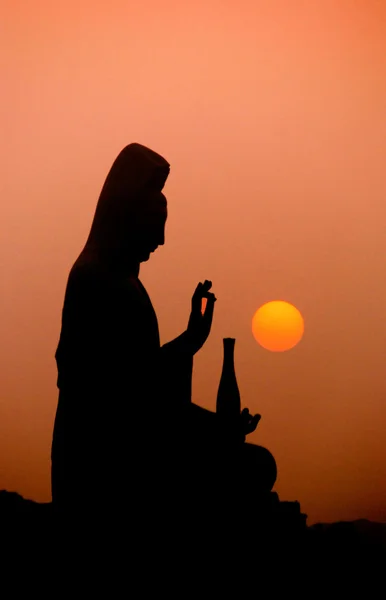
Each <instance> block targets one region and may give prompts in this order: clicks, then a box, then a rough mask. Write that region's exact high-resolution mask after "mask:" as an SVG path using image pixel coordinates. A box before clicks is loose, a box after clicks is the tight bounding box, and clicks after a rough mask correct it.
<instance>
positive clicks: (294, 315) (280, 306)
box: [252, 300, 304, 352]
mask: <svg viewBox="0 0 386 600" xmlns="http://www.w3.org/2000/svg"><path fill="white" fill-rule="evenodd" d="M252 333H253V336H254V338H255V340H256V341H257V342H258V343H259V344H260V346H262V347H263V348H265V349H266V350H270V351H271V352H284V351H285V350H290V349H291V348H293V347H294V346H296V344H298V343H299V342H300V340H301V339H302V337H303V333H304V320H303V317H302V315H301V313H300V311H299V310H298V309H297V308H296V307H295V306H293V304H290V303H289V302H285V301H284V300H273V301H272V302H267V303H266V304H263V305H262V306H260V308H259V309H258V310H257V311H256V312H255V314H254V315H253V319H252Z"/></svg>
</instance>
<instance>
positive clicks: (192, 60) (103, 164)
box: [0, 0, 386, 524]
mask: <svg viewBox="0 0 386 600" xmlns="http://www.w3.org/2000/svg"><path fill="white" fill-rule="evenodd" d="M0 27H1V30H0V39H1V40H2V41H1V45H2V56H3V61H2V66H1V69H2V81H3V82H4V86H3V93H2V94H1V97H0V104H1V115H2V118H3V123H2V126H1V129H2V136H1V146H0V152H1V165H2V176H1V197H2V201H1V207H0V257H1V258H0V262H1V276H0V287H1V294H0V308H1V311H0V323H1V337H0V365H1V371H0V377H1V382H0V384H1V385H0V391H1V395H0V489H8V490H14V491H18V492H19V493H21V494H23V495H24V496H25V497H28V498H33V499H36V500H39V501H48V500H50V497H51V496H50V444H51V436H52V427H53V419H54V415H55V410H56V403H57V388H56V364H55V360H54V353H55V350H56V345H57V342H58V339H59V333H60V319H61V310H62V305H63V299H64V291H65V286H66V282H67V276H68V272H69V269H70V267H71V266H72V263H73V262H74V260H75V259H76V257H77V255H78V253H79V252H80V250H81V248H82V247H83V244H84V242H85V240H86V237H87V235H88V232H89V228H90V225H91V220H92V217H93V214H94V209H95V205H96V202H97V198H98V195H99V192H100V189H101V186H102V184H103V182H104V179H105V177H106V175H107V172H108V170H109V168H110V166H111V164H112V162H113V160H114V159H115V157H116V155H117V154H118V153H119V151H120V150H121V149H122V148H123V147H124V146H125V145H126V144H128V143H130V142H133V141H137V142H140V143H143V144H145V145H148V146H150V147H151V148H153V149H154V150H155V151H157V152H159V153H160V154H162V155H163V156H165V158H166V159H167V160H168V161H169V162H170V163H171V173H170V176H169V180H168V182H167V185H166V187H165V194H166V196H167V198H168V202H169V219H168V224H167V229H166V236H167V237H166V245H165V246H164V247H163V248H161V249H159V250H158V251H157V252H156V253H155V255H154V256H153V257H152V259H151V261H150V262H149V263H147V264H145V265H144V266H143V267H142V270H141V279H142V281H143V282H144V284H145V286H146V287H147V289H148V291H149V294H150V296H151V298H152V300H153V304H154V307H155V309H156V311H157V314H158V318H159V326H160V333H161V339H162V341H167V340H169V339H171V338H172V337H174V336H176V335H177V334H179V333H180V332H181V331H182V330H183V329H184V328H185V327H186V324H187V320H188V316H189V311H190V299H191V295H192V293H193V291H194V288H195V286H196V284H197V282H198V281H200V280H203V279H205V278H207V279H211V280H212V281H213V291H214V292H215V293H216V296H217V298H218V301H217V303H216V307H215V309H216V310H215V317H214V323H213V328H212V333H211V336H210V338H209V340H208V342H207V344H206V346H205V347H204V348H203V350H202V351H201V352H200V354H199V355H198V356H197V357H196V360H195V372H194V382H193V397H194V401H195V402H196V403H198V404H201V405H202V406H205V407H207V408H210V409H212V410H214V408H215V397H216V392H217V386H218V382H219V378H220V373H221V364H222V338H223V337H226V336H231V337H235V338H236V340H237V341H236V349H235V353H236V354H235V358H236V371H237V377H238V382H239V387H240V392H241V397H242V404H243V405H244V406H248V407H249V408H250V410H251V411H254V412H259V413H261V414H262V420H261V422H260V424H259V426H258V429H257V431H256V432H255V433H254V434H252V435H251V436H250V438H249V440H250V441H253V442H256V443H260V444H263V445H266V446H267V447H268V448H269V449H270V450H271V451H272V452H273V454H274V455H275V457H276V460H277V463H278V469H279V476H278V481H277V484H276V486H275V489H276V490H277V491H278V493H279V496H280V498H281V499H282V500H298V501H299V502H300V503H301V507H302V510H303V512H305V513H307V514H308V515H309V518H308V523H309V524H311V523H314V522H316V521H334V520H338V519H355V518H369V519H373V520H382V521H386V477H385V465H386V436H385V431H386V374H385V368H384V367H385V342H386V319H385V306H386V282H385V273H386V269H385V267H386V260H385V256H386V238H385V227H386V199H385V192H386V168H385V155H386V153H385V151H386V108H385V107H386V78H385V73H386V3H385V2H384V0H378V1H377V0H307V1H306V0H291V1H288V0H253V1H252V0H250V1H247V0H238V1H237V2H231V1H226V0H224V1H221V2H220V1H219V0H201V1H198V0H196V1H195V3H193V2H191V3H188V2H181V1H178V0H175V1H170V0H163V1H162V2H161V1H156V0H153V1H149V0H141V2H131V1H130V0H126V1H125V2H124V1H122V0H118V1H117V0H111V1H110V2H108V3H105V2H102V1H100V2H95V1H91V0H76V2H75V0H67V1H66V2H61V3H58V2H52V0H23V1H21V0H6V2H5V5H4V7H3V11H2V20H1V25H0ZM4 92H5V93H4ZM274 299H284V300H287V301H289V302H291V303H293V304H294V305H295V306H296V307H297V308H298V309H299V310H300V311H301V312H302V314H303V316H304V319H305V334H304V338H303V340H302V341H301V342H300V344H299V345H298V346H297V347H296V348H295V349H293V350H291V351H289V352H285V353H270V352H268V351H266V350H264V349H262V348H261V347H259V346H258V345H257V343H256V342H255V340H254V338H253V336H252V333H251V319H252V316H253V314H254V312H255V310H256V309H257V308H258V307H259V306H260V305H261V304H263V303H264V302H266V301H268V300H274ZM103 485H104V482H103V480H102V479H101V486H103ZM251 516H252V515H251Z"/></svg>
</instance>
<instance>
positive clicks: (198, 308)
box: [192, 282, 203, 312]
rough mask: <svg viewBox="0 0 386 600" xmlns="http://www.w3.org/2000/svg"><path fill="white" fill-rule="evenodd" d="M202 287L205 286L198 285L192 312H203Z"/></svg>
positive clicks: (194, 294)
mask: <svg viewBox="0 0 386 600" xmlns="http://www.w3.org/2000/svg"><path fill="white" fill-rule="evenodd" d="M202 286H203V284H202V283H201V282H200V283H199V284H197V287H196V289H195V290H194V293H193V296H192V310H194V311H196V312H198V311H199V312H201V300H202Z"/></svg>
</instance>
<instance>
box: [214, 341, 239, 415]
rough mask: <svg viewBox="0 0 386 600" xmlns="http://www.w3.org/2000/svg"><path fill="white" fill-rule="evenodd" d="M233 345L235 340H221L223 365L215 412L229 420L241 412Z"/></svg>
mask: <svg viewBox="0 0 386 600" xmlns="http://www.w3.org/2000/svg"><path fill="white" fill-rule="evenodd" d="M235 343H236V340H235V338H224V339H223V347H224V354H223V365H222V372H221V377H220V383H219V386H218V392H217V403H216V412H217V413H219V414H221V416H223V417H225V418H229V419H236V418H237V417H238V416H239V415H240V410H241V403H240V392H239V387H238V385H237V379H236V371H235Z"/></svg>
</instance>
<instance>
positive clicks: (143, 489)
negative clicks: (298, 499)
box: [52, 144, 276, 528]
mask: <svg viewBox="0 0 386 600" xmlns="http://www.w3.org/2000/svg"><path fill="white" fill-rule="evenodd" d="M168 174H169V164H168V162H167V161H166V160H165V159H164V158H162V157H161V156H160V155H158V154H156V153H155V152H153V151H152V150H150V149H148V148H146V147H144V146H142V145H140V144H130V145H128V146H126V147H125V148H124V149H123V150H122V152H121V153H120V154H119V155H118V157H117V158H116V160H115V162H114V164H113V166H112V168H111V170H110V172H109V174H108V176H107V179H106V181H105V183H104V186H103V189H102V191H101V194H100V197H99V201H98V204H97V208H96V212H95V216H94V220H93V223H92V227H91V231H90V234H89V237H88V240H87V242H86V245H85V247H84V248H83V250H82V252H81V253H80V255H79V257H78V259H77V260H76V262H75V264H74V265H73V267H72V269H71V271H70V274H69V278H68V282H67V288H66V293H65V300H64V307H63V313H62V329H61V334H60V340H59V345H58V348H57V351H56V361H57V367H58V380H57V385H58V388H59V401H58V407H57V412H56V418H55V425H54V433H53V443H52V499H53V506H54V508H55V509H56V512H57V513H59V514H62V515H66V514H67V515H70V516H71V518H72V517H73V516H74V515H79V517H80V518H81V519H83V518H86V517H87V518H88V519H89V520H92V519H98V522H100V521H101V520H103V519H105V520H106V519H109V518H110V517H113V516H114V515H115V516H116V515H120V517H119V518H121V516H122V515H123V514H127V515H128V521H130V519H131V521H132V522H134V526H138V527H139V528H140V527H142V525H143V524H144V522H145V521H146V520H147V519H148V517H149V515H151V514H152V515H155V516H154V519H156V518H163V519H165V515H166V514H167V515H169V517H170V516H171V515H181V514H187V513H188V512H189V510H190V509H191V507H192V506H196V509H197V504H195V503H197V501H199V499H200V498H201V501H202V497H203V491H204V495H205V501H204V504H206V506H208V505H210V500H209V497H207V496H208V495H209V496H210V493H212V492H213V493H214V494H215V489H216V486H217V484H218V483H219V480H218V479H216V473H217V472H218V473H221V469H218V468H217V467H218V465H219V464H220V463H221V461H222V462H223V464H225V465H226V459H224V458H223V457H226V456H227V452H226V449H227V448H228V450H229V449H230V448H232V449H233V448H235V447H237V448H240V446H241V445H242V444H243V442H244V440H245V435H246V434H247V433H249V432H251V431H253V430H254V429H255V427H256V425H257V422H258V419H259V416H255V417H252V416H251V415H250V414H249V412H248V410H244V411H243V412H242V413H241V415H240V417H239V419H235V421H234V423H232V424H231V425H229V423H225V424H224V423H223V422H222V420H221V418H219V416H218V415H216V413H212V412H210V411H208V410H205V409H203V408H201V407H200V406H198V405H195V404H193V403H192V402H191V381H192V368H193V356H194V354H195V353H196V352H198V350H200V348H201V347H202V346H203V344H204V343H205V341H206V339H207V337H208V335H209V333H210V329H211V324H212V317H213V309H214V304H215V301H216V298H215V296H214V294H213V293H211V292H210V289H211V282H209V281H205V282H203V283H199V284H198V286H197V288H196V290H195V292H194V294H193V297H192V307H191V315H190V318H189V322H188V325H187V328H186V330H185V331H184V332H183V333H182V334H181V335H180V336H179V337H178V338H176V339H175V340H173V341H171V342H169V343H167V344H164V345H163V346H162V347H161V345H160V338H159V332H158V323H157V318H156V315H155V312H154V309H153V307H152V304H151V301H150V299H149V296H148V294H147V292H146V290H145V288H144V287H143V285H142V283H141V282H140V280H139V278H138V275H139V267H140V263H141V262H144V261H147V260H148V259H149V257H150V254H151V252H154V250H155V249H156V248H157V247H158V246H160V245H162V244H164V228H165V222H166V218H167V203H166V198H165V196H164V195H163V193H162V189H163V187H164V184H165V182H166V179H167V177H168ZM203 298H206V302H207V303H206V309H205V311H204V313H202V312H201V305H202V299H203ZM254 452H255V454H256V457H254V456H253V452H252V453H249V454H248V456H249V459H248V460H249V462H248V460H247V461H244V462H243V464H244V469H241V471H240V473H241V472H242V474H243V477H245V478H247V479H248V478H249V479H251V480H252V479H254V480H256V481H257V482H258V480H259V472H251V469H252V471H255V467H256V465H258V464H260V467H261V469H260V472H261V474H262V475H263V479H262V481H263V483H262V487H263V488H264V489H271V488H272V486H273V484H274V481H275V478H276V465H275V463H274V459H273V457H272V455H271V454H270V453H269V452H268V451H267V450H264V449H260V450H259V448H258V447H255V450H254ZM229 455H230V452H228V456H229ZM266 458H267V460H265V459H266ZM255 459H256V460H255ZM224 460H225V462H224ZM225 470H226V469H225ZM223 473H224V470H223ZM264 473H265V474H266V476H265V480H264ZM220 477H221V476H220ZM264 481H265V482H264ZM219 489H222V488H221V485H220V487H219ZM213 498H214V500H213V502H214V504H215V503H216V502H217V500H216V499H215V498H216V496H215V495H214V496H213ZM208 503H209V504H208ZM201 504H202V502H201ZM189 507H190V508H189ZM165 511H167V512H165Z"/></svg>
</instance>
